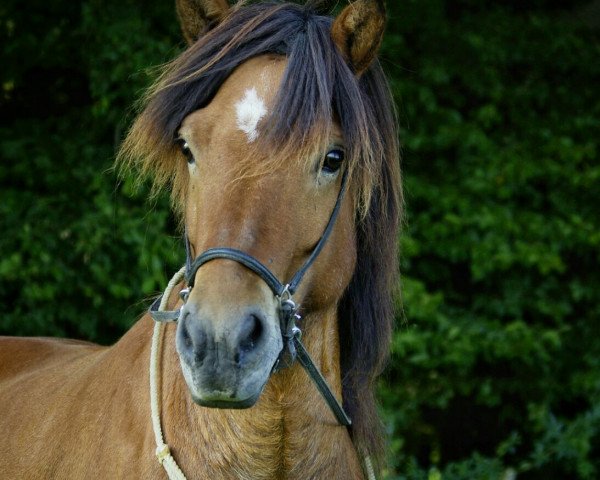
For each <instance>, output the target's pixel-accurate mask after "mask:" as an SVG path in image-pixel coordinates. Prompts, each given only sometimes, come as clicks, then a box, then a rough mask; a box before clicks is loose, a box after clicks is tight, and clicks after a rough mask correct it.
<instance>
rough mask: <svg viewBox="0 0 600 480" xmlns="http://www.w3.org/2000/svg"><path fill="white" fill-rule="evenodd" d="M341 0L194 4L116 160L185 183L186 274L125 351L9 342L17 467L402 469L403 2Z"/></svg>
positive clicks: (351, 474) (6, 408)
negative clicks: (388, 30) (397, 365)
mask: <svg viewBox="0 0 600 480" xmlns="http://www.w3.org/2000/svg"><path fill="white" fill-rule="evenodd" d="M324 8H325V7H324V6H323V5H322V4H320V3H319V2H310V3H309V4H308V5H299V4H295V3H275V2H267V3H247V2H241V3H239V4H236V5H234V6H230V5H229V4H228V2H227V1H226V0H177V4H176V9H177V13H178V17H179V21H180V24H181V29H182V32H183V36H184V38H185V40H186V41H187V44H188V46H187V48H186V50H185V51H183V53H181V54H180V55H179V56H177V57H176V58H175V59H174V60H172V61H171V62H170V63H169V64H167V65H166V66H164V69H163V71H162V73H161V74H160V76H159V77H158V79H157V81H156V83H155V84H154V85H153V86H152V87H151V88H150V89H149V90H148V92H147V94H146V95H145V96H144V98H143V100H142V104H141V107H140V110H139V113H138V116H137V118H136V119H135V120H134V122H133V125H132V127H131V128H130V130H129V132H128V134H127V136H126V138H125V139H124V141H123V144H122V147H121V150H120V152H119V154H118V156H117V164H118V165H119V166H120V168H122V169H123V171H127V172H132V174H136V175H138V176H139V178H147V177H148V176H150V177H151V178H153V180H154V185H155V188H156V189H161V188H170V190H171V194H172V200H173V201H172V203H173V208H174V210H175V212H176V214H177V215H178V217H179V218H180V221H181V231H182V236H183V237H184V241H185V242H184V243H185V250H186V257H187V260H186V267H185V268H184V269H183V270H182V272H183V274H184V275H185V279H183V278H182V276H181V275H180V276H179V277H174V280H173V281H172V282H171V283H170V285H169V288H168V289H167V290H166V291H165V295H164V296H163V297H162V299H161V301H160V303H161V305H160V307H159V308H153V309H152V310H153V311H151V312H149V313H147V314H145V315H143V316H142V317H141V318H140V319H139V320H138V321H137V322H136V323H135V325H134V326H133V327H132V328H131V329H130V330H129V331H128V332H126V333H125V334H124V336H123V337H122V338H121V339H120V340H118V341H117V342H116V343H115V344H114V345H113V346H109V347H103V346H98V345H94V344H91V343H86V342H82V341H75V340H67V339H48V338H11V337H5V338H2V339H1V340H0V408H1V409H2V415H0V431H1V432H2V438H1V439H0V451H1V452H2V453H1V455H0V472H2V473H1V475H2V478H7V479H17V478H18V479H49V478H61V479H62V478H64V479H79V478H127V479H128V478H167V474H168V475H169V477H170V478H185V476H187V477H188V478H201V479H206V478H214V479H253V480H257V479H300V478H301V479H323V478H336V479H359V478H365V477H366V476H368V477H369V478H372V476H373V471H372V469H371V466H373V465H374V469H377V468H378V466H380V465H382V462H383V460H382V448H383V447H382V445H383V441H382V428H381V422H380V420H379V419H378V417H377V412H376V403H375V397H374V387H375V381H376V379H377V377H378V376H379V375H380V374H381V372H382V369H383V367H384V365H385V362H386V358H387V357H388V355H389V344H390V335H391V329H392V323H393V318H394V308H393V305H394V295H395V288H396V285H397V283H398V282H397V273H396V272H397V270H398V268H397V267H398V265H397V237H398V229H399V223H400V218H401V214H402V203H403V201H402V192H401V177H400V164H399V147H398V131H397V121H396V116H395V111H394V106H393V101H392V97H391V94H390V90H389V88H388V84H387V81H386V78H385V75H384V73H383V70H382V68H381V65H380V63H379V61H378V59H377V52H378V49H379V46H380V43H381V39H382V35H383V30H384V24H385V21H386V10H385V6H384V3H383V1H382V0H357V1H355V2H353V3H351V4H349V5H347V6H345V7H344V8H343V9H341V11H340V13H339V14H338V15H337V16H334V17H332V16H329V15H328V14H326V12H324ZM182 250H183V249H182ZM290 279H291V280H290ZM288 280H289V281H288ZM286 282H287V283H286ZM153 318H154V319H156V320H153ZM162 320H177V321H176V322H169V323H166V324H163V323H160V321H162ZM156 331H158V332H159V333H158V336H155V332H156ZM300 333H302V337H301V339H302V342H303V343H301V342H300ZM303 353H305V354H306V357H307V358H308V360H306V359H305V360H306V362H308V364H309V365H312V370H311V368H308V367H307V371H304V370H303V369H302V368H301V365H299V360H300V359H301V358H305V357H304V356H303ZM151 356H152V357H153V362H155V363H153V365H155V366H157V369H158V370H157V371H156V372H151V370H152V368H151V366H150V364H149V359H150V357H151ZM311 359H312V360H311ZM311 362H312V363H311ZM302 365H305V363H302ZM307 372H308V373H309V374H310V375H307ZM319 376H320V378H321V383H320V384H319V385H320V389H317V388H315V384H314V383H313V380H314V381H315V383H319V381H318V378H319ZM149 377H151V381H150V383H152V385H153V386H152V392H151V388H150V387H149ZM321 392H324V393H323V395H325V397H324V396H323V395H322V394H321ZM327 392H329V395H330V396H329V397H327ZM153 402H155V403H156V405H155V403H153ZM151 404H152V405H155V406H153V407H151ZM336 404H337V407H336ZM336 408H337V410H336ZM157 409H158V410H157ZM157 411H158V417H156V415H155V414H156V413H157ZM336 412H337V414H335V413H336ZM340 418H341V419H340ZM344 419H345V420H344ZM153 427H154V428H153ZM163 439H164V443H163V442H162V440H163ZM365 459H366V461H365ZM169 465H170V467H169V468H171V470H169V468H167V467H168V466H169ZM174 465H175V466H174ZM365 465H367V467H365ZM369 465H371V466H369ZM165 470H166V471H165Z"/></svg>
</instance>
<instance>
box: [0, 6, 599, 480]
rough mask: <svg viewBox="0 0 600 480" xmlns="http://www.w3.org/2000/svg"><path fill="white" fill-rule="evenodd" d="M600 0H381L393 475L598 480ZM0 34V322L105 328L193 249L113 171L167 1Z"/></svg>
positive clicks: (81, 12)
mask: <svg viewBox="0 0 600 480" xmlns="http://www.w3.org/2000/svg"><path fill="white" fill-rule="evenodd" d="M598 3H599V2H597V1H596V2H591V3H590V2H585V1H575V2H563V1H558V0H535V1H517V0H506V1H485V2H484V1H476V0H453V1H450V0H418V1H417V0H412V1H409V0H406V1H391V0H390V1H388V6H389V9H390V20H389V25H388V32H387V36H386V39H385V44H384V47H383V51H382V53H381V59H382V62H383V64H384V67H385V69H386V71H387V72H388V73H389V76H390V81H391V84H392V87H393V90H394V94H395V96H396V100H397V105H398V110H399V115H400V122H401V125H402V132H401V141H402V144H403V156H404V160H403V170H404V180H405V188H406V197H407V213H408V216H407V222H406V227H405V231H404V233H403V235H402V241H401V243H402V249H401V254H400V253H399V254H400V255H401V263H402V275H403V279H402V290H403V297H404V307H403V313H399V315H398V322H397V329H396V334H395V337H394V343H393V359H392V362H391V365H390V367H389V369H388V371H387V374H386V375H385V379H384V381H382V382H381V386H380V393H381V395H380V398H381V400H382V413H383V418H384V420H385V423H386V426H387V429H388V431H389V440H390V441H389V443H390V449H389V452H390V455H389V457H390V467H389V472H388V474H389V475H388V477H387V478H388V479H401V478H402V479H404V478H406V479H427V480H439V479H465V480H467V479H504V480H509V479H513V478H515V476H516V478H519V479H540V480H541V479H544V480H547V479H550V480H552V479H595V478H598V477H599V476H600V342H599V334H600V324H599V317H600V294H599V289H600V271H599V265H600V262H599V257H600V208H599V207H600V205H599V204H600V185H599V182H600V161H599V160H598V155H599V152H598V148H599V144H600V42H599V32H600V30H599V25H600V16H599V14H598V12H599V11H600V6H599V5H598ZM0 45H1V52H2V54H1V55H2V56H1V58H0V61H1V63H0V84H1V91H0V109H1V110H0V113H1V117H0V159H1V163H0V228H1V231H0V305H2V315H1V316H0V333H3V334H13V335H14V334H18V335H60V336H70V337H77V338H85V339H91V340H94V341H97V342H101V343H105V344H108V343H111V342H113V341H114V340H115V339H116V338H118V337H119V336H120V335H121V334H122V333H123V332H124V331H125V330H126V329H127V328H129V327H130V326H131V325H132V324H133V322H134V321H135V319H136V317H137V316H138V315H139V314H140V313H141V312H142V311H143V310H144V308H145V307H146V305H147V303H146V301H145V299H147V298H148V297H149V296H151V295H153V294H155V293H156V292H158V291H160V290H161V289H162V288H163V287H164V285H165V284H166V282H167V280H168V278H170V276H171V274H172V273H173V272H174V271H175V270H176V269H177V268H178V266H179V265H180V264H181V263H182V262H183V251H182V245H181V241H180V239H179V238H178V236H177V231H176V228H175V224H174V220H173V217H172V215H171V214H170V212H169V209H168V199H167V198H166V196H165V197H159V198H158V199H157V200H155V201H152V202H148V201H147V199H148V195H149V193H148V192H149V190H148V188H147V187H142V188H141V189H138V190H136V189H134V187H133V183H134V182H133V180H132V179H129V178H127V179H123V180H119V179H118V177H117V175H116V174H115V172H114V171H113V170H112V168H111V167H112V162H113V159H114V155H115V151H116V149H117V148H118V145H119V141H120V139H122V137H123V134H124V132H125V131H126V129H127V126H128V125H129V124H130V121H131V119H132V116H133V111H132V105H133V104H134V101H135V99H136V98H139V96H140V93H141V92H142V90H143V88H144V87H145V86H147V85H148V84H149V82H150V81H151V80H152V79H153V78H155V71H154V70H152V69H150V68H149V67H151V66H156V65H159V64H161V63H164V62H166V61H168V60H169V59H171V58H173V56H175V55H176V54H177V53H178V52H180V51H181V50H182V48H183V44H182V42H181V40H180V36H179V30H178V26H177V23H176V20H175V14H174V6H173V3H172V2H171V1H161V2H157V1H152V2H148V1H141V0H139V1H132V0H118V1H117V0H106V1H99V0H88V1H81V2H73V1H72V0H54V1H52V2H47V1H34V0H28V1H15V0H4V1H3V2H2V4H0ZM400 311H401V310H400Z"/></svg>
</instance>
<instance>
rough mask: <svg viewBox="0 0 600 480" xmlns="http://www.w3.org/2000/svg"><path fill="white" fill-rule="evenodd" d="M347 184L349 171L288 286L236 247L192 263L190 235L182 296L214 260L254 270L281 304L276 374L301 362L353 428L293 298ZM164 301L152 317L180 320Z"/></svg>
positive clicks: (330, 226) (337, 414)
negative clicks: (316, 358) (311, 350)
mask: <svg viewBox="0 0 600 480" xmlns="http://www.w3.org/2000/svg"><path fill="white" fill-rule="evenodd" d="M347 182H348V170H347V169H346V170H345V171H344V174H343V177H342V185H341V187H340V191H339V193H338V197H337V200H336V202H335V206H334V207H333V211H332V212H331V216H330V217H329V221H328V222H327V226H326V227H325V230H324V231H323V234H322V235H321V238H320V239H319V241H318V242H317V244H316V245H315V247H314V248H313V250H312V252H311V253H310V255H309V257H308V258H307V259H306V261H305V262H304V263H303V264H302V266H301V267H300V268H299V269H298V271H297V272H296V273H295V274H294V275H293V276H292V278H291V279H290V281H289V282H288V283H286V284H283V283H282V282H280V281H279V279H278V278H277V277H276V276H275V275H274V274H273V273H272V272H271V271H270V270H269V269H268V268H267V267H266V266H265V265H264V264H262V263H261V262H260V261H259V260H257V259H256V258H254V257H253V256H251V255H249V254H247V253H245V252H243V251H241V250H236V249H234V248H228V247H218V248H211V249H209V250H206V251H205V252H203V253H202V254H200V255H199V256H198V257H196V259H195V260H194V261H192V255H191V246H190V241H189V238H188V236H187V233H186V234H185V251H186V266H185V278H186V281H187V284H188V287H187V288H185V289H184V290H182V291H181V292H180V297H181V299H182V300H183V302H184V303H185V302H186V301H187V299H188V297H189V294H190V291H191V290H192V288H194V283H195V277H196V273H197V272H198V269H199V268H200V267H201V266H202V265H204V264H206V263H208V262H210V261H212V260H216V259H226V260H233V261H235V262H238V263H241V264H242V265H243V266H245V267H246V268H248V269H249V270H252V271H253V272H254V273H255V274H256V275H258V276H259V277H260V278H261V279H262V280H263V281H264V282H265V283H266V284H267V285H268V286H269V288H270V289H271V291H272V292H273V294H274V295H275V297H276V298H277V300H278V304H279V308H278V310H279V322H280V328H281V335H282V337H283V348H282V350H281V352H280V354H279V357H278V358H277V360H276V361H275V365H274V366H273V370H272V372H275V371H277V370H279V369H280V368H283V367H288V366H291V365H292V364H293V363H294V361H295V360H298V362H299V363H300V365H302V367H303V368H304V369H305V370H306V373H307V374H308V375H309V377H310V378H311V379H312V381H313V382H314V384H315V385H316V387H317V389H318V390H319V392H320V393H321V395H322V396H323V398H324V399H325V401H326V402H327V405H328V406H329V408H330V409H331V411H332V412H333V414H334V415H335V417H336V419H337V421H338V423H339V424H340V425H344V426H350V425H351V424H352V421H351V420H350V418H349V417H348V415H347V414H346V412H345V411H344V409H343V408H342V406H341V405H340V403H339V402H338V401H337V399H336V398H335V396H334V395H333V393H332V392H331V389H330V388H329V385H327V382H326V380H325V378H324V377H323V375H322V374H321V372H319V369H318V368H317V367H316V365H315V364H314V362H313V360H312V359H311V357H310V355H309V354H308V352H307V350H306V348H305V347H304V345H303V344H302V342H301V336H302V331H301V330H300V328H298V326H297V325H296V322H297V321H299V320H300V319H301V317H300V315H299V314H298V309H299V305H298V304H296V302H294V300H293V295H294V293H296V290H297V289H298V286H299V285H300V282H301V281H302V279H303V277H304V275H305V273H306V272H307V271H308V269H309V268H310V267H311V265H312V264H313V263H314V261H315V260H316V258H317V257H318V255H319V253H321V250H323V247H324V245H325V243H326V242H327V240H328V238H329V236H330V235H331V232H332V230H333V226H334V224H335V221H336V219H337V217H338V214H339V211H340V207H341V204H342V199H343V197H344V194H345V192H346V189H347ZM161 298H162V296H161V297H159V298H158V299H157V300H156V301H155V302H154V303H153V304H152V306H151V307H150V315H151V316H152V318H153V319H154V320H155V321H157V322H172V321H177V320H178V319H179V316H180V312H181V309H178V310H174V311H163V310H162V309H159V305H160V303H161Z"/></svg>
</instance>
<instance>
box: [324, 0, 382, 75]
mask: <svg viewBox="0 0 600 480" xmlns="http://www.w3.org/2000/svg"><path fill="white" fill-rule="evenodd" d="M385 16H386V15H385V5H384V2H383V0H357V1H356V2H354V3H352V4H350V5H348V6H347V7H346V8H344V10H342V12H341V13H340V14H339V15H338V16H337V18H336V19H335V21H334V22H333V26H332V27H331V36H332V37H333V41H334V42H335V44H336V45H337V46H338V48H339V49H340V51H341V52H342V54H343V55H344V57H346V60H347V61H348V63H349V64H350V66H351V67H352V69H353V70H354V72H355V73H356V74H357V75H360V74H361V73H363V72H364V71H365V70H366V69H367V68H368V67H369V65H370V64H371V62H372V61H373V59H374V58H375V56H376V55H377V50H379V45H381V39H382V38H383V31H384V29H385Z"/></svg>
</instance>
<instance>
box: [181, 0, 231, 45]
mask: <svg viewBox="0 0 600 480" xmlns="http://www.w3.org/2000/svg"><path fill="white" fill-rule="evenodd" d="M176 8H177V16H178V17H179V24H180V25H181V31H182V32H183V37H184V38H185V40H186V42H187V43H188V45H191V44H192V43H194V42H195V41H196V40H198V38H199V37H200V36H201V35H202V34H203V33H205V32H207V31H208V30H210V29H211V28H212V27H214V26H215V25H216V24H218V23H219V22H220V21H221V20H223V19H224V18H225V16H226V15H227V12H229V3H228V2H227V0H176Z"/></svg>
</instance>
